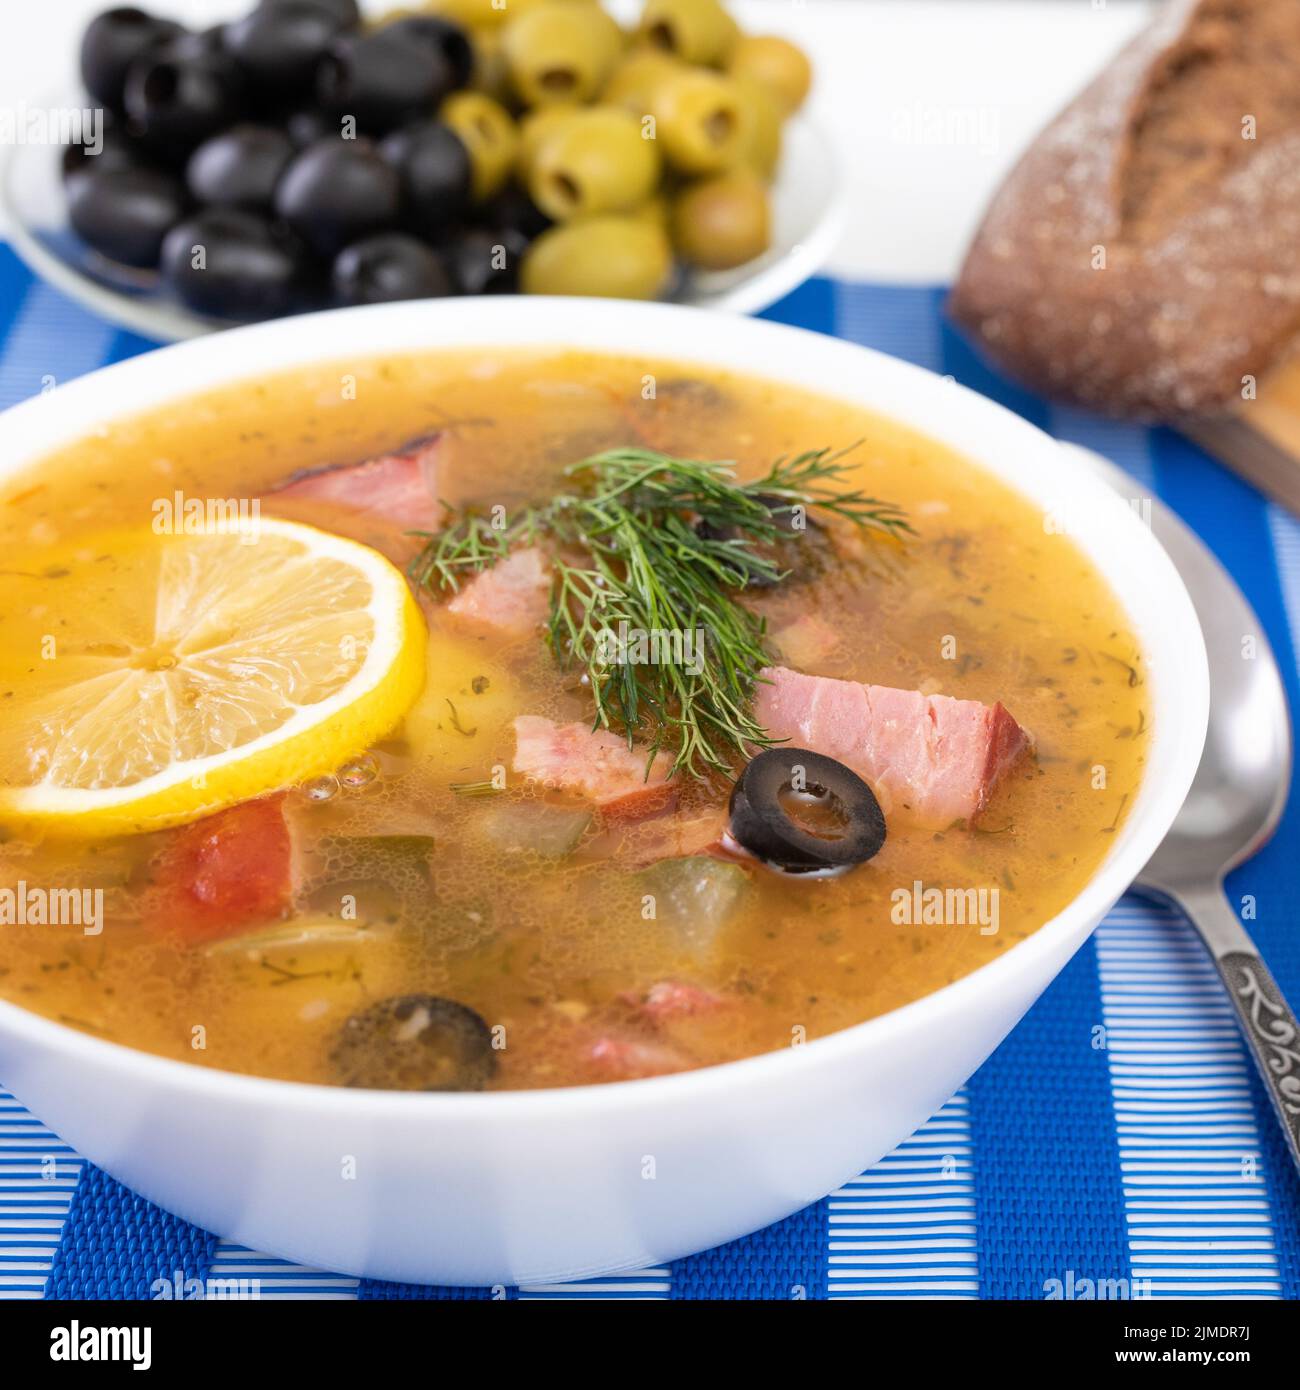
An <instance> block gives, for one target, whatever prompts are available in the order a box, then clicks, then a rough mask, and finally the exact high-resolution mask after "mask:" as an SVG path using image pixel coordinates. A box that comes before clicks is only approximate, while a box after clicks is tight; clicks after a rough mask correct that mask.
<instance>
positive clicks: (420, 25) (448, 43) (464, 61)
mask: <svg viewBox="0 0 1300 1390" xmlns="http://www.w3.org/2000/svg"><path fill="white" fill-rule="evenodd" d="M383 33H384V34H385V35H386V36H387V37H389V38H399V39H401V40H402V41H403V42H406V41H409V42H411V43H416V44H420V45H422V46H423V47H425V48H429V49H432V51H433V52H434V53H436V54H437V55H438V57H440V58H442V59H443V60H444V61H445V62H446V63H447V64H448V65H449V66H450V68H451V80H452V83H453V85H455V86H456V87H464V86H465V85H466V84H467V83H468V82H469V78H470V73H471V72H473V70H474V49H473V47H472V46H471V44H470V41H469V35H468V34H466V32H465V31H464V29H462V28H461V27H460V25H459V24H453V23H452V22H451V21H450V20H448V19H439V18H438V17H437V16H436V15H428V14H412V15H406V16H405V17H404V18H402V19H396V20H394V21H393V22H392V23H391V24H386V25H385V26H384V29H383Z"/></svg>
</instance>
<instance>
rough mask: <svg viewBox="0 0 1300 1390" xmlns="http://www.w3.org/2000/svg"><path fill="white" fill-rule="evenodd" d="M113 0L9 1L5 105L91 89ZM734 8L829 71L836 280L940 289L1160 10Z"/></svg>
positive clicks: (190, 7)
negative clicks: (992, 202)
mask: <svg viewBox="0 0 1300 1390" xmlns="http://www.w3.org/2000/svg"><path fill="white" fill-rule="evenodd" d="M109 3H110V0H37V3H22V2H21V0H3V11H2V14H3V18H0V104H3V105H6V106H17V104H18V103H19V102H21V101H27V102H29V103H32V102H39V101H41V100H42V99H46V100H48V99H49V98H50V97H51V95H52V94H57V93H59V92H67V91H69V90H75V86H74V84H73V74H74V73H75V54H76V44H77V39H78V36H79V34H80V31H81V28H82V26H83V25H84V24H85V22H86V20H87V19H88V18H89V17H90V16H91V15H93V14H95V13H96V12H97V11H99V10H101V9H104V8H107V7H108V4H109ZM136 3H140V4H143V5H144V7H145V8H151V9H156V10H157V11H158V12H159V13H161V14H166V15H169V16H171V17H173V18H176V19H180V20H182V21H184V22H186V23H190V24H193V25H195V26H199V25H202V24H205V23H212V22H215V21H218V20H221V19H224V18H228V17H229V16H231V15H234V14H239V13H242V12H243V11H245V10H246V9H247V8H249V3H250V0H136ZM363 5H364V6H365V7H366V8H372V9H384V8H391V6H390V5H389V4H386V3H380V4H374V3H373V0H372V2H371V3H369V4H367V3H366V0H363ZM611 8H616V9H617V8H622V6H621V4H620V5H611ZM632 8H633V10H635V0H633V6H632ZM733 8H734V11H735V13H736V15H737V18H738V19H739V20H740V23H741V24H742V26H743V27H744V28H746V29H747V30H751V31H755V32H770V33H783V34H786V35H788V36H789V37H790V38H792V39H794V40H795V41H796V42H798V43H800V44H801V45H802V46H803V47H804V48H805V49H807V51H808V52H809V53H810V54H811V56H812V58H813V61H814V63H815V65H816V70H817V85H816V89H815V94H814V98H813V104H812V110H813V112H814V114H815V115H816V116H817V117H818V119H820V120H821V121H822V122H823V123H824V124H825V125H826V126H827V127H828V128H829V129H831V130H833V131H834V132H835V133H836V135H837V138H838V141H839V145H840V149H841V155H842V162H843V167H844V171H845V180H846V184H847V188H846V193H847V201H848V219H847V224H846V230H845V234H844V237H843V239H842V241H841V243H840V245H839V246H838V248H837V249H836V252H835V255H834V257H833V259H832V261H831V263H830V265H829V266H828V269H829V270H830V271H831V272H832V273H834V274H838V275H841V276H845V277H852V278H861V279H876V280H899V281H914V282H937V281H945V280H948V279H950V278H951V277H952V275H953V273H954V271H955V270H956V268H957V266H958V264H959V263H960V258H961V252H962V248H963V247H964V246H965V244H966V241H967V239H968V238H969V236H970V234H971V232H972V231H973V230H974V227H975V224H976V222H977V220H978V218H979V214H980V211H981V209H982V207H983V205H984V203H985V201H986V200H987V198H988V196H989V194H990V193H991V192H992V190H993V188H994V187H995V186H996V184H997V181H998V179H999V178H1000V177H1001V175H1002V174H1003V173H1004V172H1005V171H1006V170H1007V168H1008V167H1009V166H1010V164H1011V163H1012V162H1013V160H1014V159H1015V157H1016V155H1017V154H1018V153H1019V151H1020V150H1021V149H1022V148H1023V147H1024V146H1025V144H1026V143H1027V142H1028V141H1029V140H1030V139H1031V137H1032V136H1033V134H1034V132H1035V131H1036V130H1037V129H1038V128H1039V127H1040V126H1041V125H1042V124H1043V123H1044V122H1045V121H1046V120H1047V118H1048V117H1049V116H1050V115H1051V114H1052V113H1053V112H1054V111H1055V110H1056V109H1057V108H1058V107H1059V106H1060V105H1061V104H1062V103H1063V101H1064V100H1065V99H1066V98H1067V97H1068V96H1069V95H1070V94H1071V93H1073V92H1074V91H1075V90H1076V89H1077V88H1079V87H1080V86H1082V85H1083V83H1084V82H1085V81H1086V80H1087V78H1088V77H1089V76H1090V75H1091V74H1092V73H1093V72H1095V71H1096V70H1097V69H1098V68H1099V67H1101V66H1102V65H1103V64H1104V63H1105V62H1106V60H1107V59H1108V58H1109V57H1110V55H1111V54H1112V53H1114V51H1115V50H1116V49H1117V48H1119V47H1120V46H1121V45H1122V44H1123V43H1124V42H1125V41H1126V40H1127V39H1128V38H1129V37H1130V36H1131V35H1132V34H1133V33H1134V32H1135V31H1136V30H1137V29H1138V28H1139V27H1140V26H1141V24H1142V22H1143V20H1144V19H1145V17H1146V15H1147V14H1148V13H1149V12H1150V8H1151V7H1150V5H1149V4H1148V3H1146V0H737V3H735V4H734V6H733ZM2 233H3V228H0V234H2Z"/></svg>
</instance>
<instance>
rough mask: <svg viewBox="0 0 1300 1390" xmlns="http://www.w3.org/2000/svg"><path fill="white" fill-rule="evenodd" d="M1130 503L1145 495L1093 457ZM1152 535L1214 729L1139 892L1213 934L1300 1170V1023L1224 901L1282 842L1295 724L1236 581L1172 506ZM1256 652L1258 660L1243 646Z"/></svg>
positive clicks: (1155, 507)
mask: <svg viewBox="0 0 1300 1390" xmlns="http://www.w3.org/2000/svg"><path fill="white" fill-rule="evenodd" d="M1067 447H1069V448H1071V450H1072V451H1074V452H1076V453H1078V454H1082V455H1084V456H1086V458H1087V461H1088V462H1089V463H1090V464H1092V465H1094V466H1095V467H1096V468H1097V471H1098V472H1099V473H1100V474H1101V475H1102V477H1103V478H1104V479H1105V481H1106V482H1107V483H1109V484H1110V486H1111V487H1113V488H1114V489H1115V490H1116V491H1117V492H1119V493H1120V494H1122V495H1123V496H1124V497H1126V498H1132V497H1133V496H1134V494H1135V493H1136V492H1138V491H1140V490H1141V485H1140V484H1139V483H1137V482H1136V481H1135V480H1134V479H1133V478H1131V477H1129V476H1128V474H1126V473H1124V472H1122V471H1121V470H1120V469H1118V468H1116V467H1115V465H1114V464H1112V463H1110V462H1109V461H1108V460H1106V459H1104V458H1102V457H1101V456H1100V455H1098V454H1094V453H1093V452H1092V451H1091V450H1089V449H1079V448H1077V446H1074V445H1070V446H1067ZM1151 528H1152V530H1153V531H1154V532H1155V535H1156V539H1157V540H1159V542H1160V544H1161V545H1163V546H1164V548H1165V549H1166V550H1167V551H1168V552H1169V555H1170V558H1171V559H1172V560H1173V562H1174V564H1175V565H1176V566H1177V567H1178V572H1179V574H1180V575H1181V576H1182V579H1183V583H1184V584H1185V585H1186V586H1187V592H1188V593H1189V594H1190V595H1191V597H1192V602H1193V603H1194V604H1195V605H1196V612H1197V615H1198V616H1199V617H1200V620H1201V628H1202V630H1203V632H1204V633H1205V646H1206V650H1207V651H1208V652H1209V657H1210V727H1209V732H1208V733H1207V735H1206V740H1205V751H1204V753H1202V755H1201V763H1200V766H1199V767H1198V768H1197V771H1196V777H1195V779H1194V780H1193V782H1192V789H1191V791H1190V792H1189V793H1188V796H1187V800H1186V801H1185V802H1184V803H1183V809H1182V810H1181V811H1180V812H1179V813H1178V815H1177V817H1176V818H1175V820H1174V824H1173V827H1172V828H1171V829H1170V831H1169V834H1168V835H1166V836H1165V839H1164V841H1163V842H1162V843H1161V845H1160V848H1159V849H1157V850H1156V852H1155V853H1154V854H1153V855H1152V856H1151V858H1150V860H1149V861H1148V863H1147V865H1146V867H1145V868H1144V869H1143V870H1142V872H1141V873H1140V874H1139V875H1138V878H1137V881H1136V883H1134V885H1133V886H1134V888H1136V889H1137V890H1138V891H1139V892H1145V893H1147V894H1148V895H1150V896H1154V897H1157V898H1161V899H1166V900H1169V901H1171V902H1173V903H1174V904H1175V905H1176V906H1178V907H1179V908H1181V909H1182V911H1183V913H1184V914H1185V915H1186V916H1187V918H1188V920H1189V921H1190V922H1191V923H1192V925H1193V926H1194V927H1195V928H1196V930H1197V931H1198V932H1200V934H1201V939H1202V940H1203V941H1204V942H1205V944H1206V946H1207V947H1209V950H1210V955H1211V956H1212V957H1213V959H1214V964H1215V966H1216V968H1217V969H1218V972H1219V974H1220V976H1221V977H1222V978H1223V983H1224V984H1225V985H1226V986H1227V990H1228V998H1229V999H1230V1000H1231V1001H1232V1006H1233V1008H1234V1009H1235V1010H1236V1012H1237V1020H1238V1022H1239V1023H1240V1025H1241V1031H1242V1033H1243V1034H1244V1036H1245V1039H1246V1043H1247V1045H1248V1046H1249V1048H1250V1051H1251V1054H1252V1055H1253V1056H1254V1058H1255V1064H1256V1066H1257V1067H1258V1068H1259V1071H1260V1075H1261V1076H1262V1077H1263V1078H1264V1084H1265V1086H1266V1087H1267V1089H1268V1094H1269V1099H1270V1100H1271V1101H1272V1102H1273V1108H1274V1109H1275V1110H1276V1112H1277V1117H1278V1119H1279V1120H1280V1121H1281V1124H1282V1129H1283V1131H1284V1132H1285V1134H1286V1137H1287V1144H1288V1147H1289V1149H1290V1151H1291V1157H1292V1158H1293V1159H1294V1160H1295V1163H1296V1166H1297V1167H1298V1168H1300V1023H1297V1021H1296V1014H1295V1010H1294V1009H1292V1008H1291V1006H1290V1005H1289V1004H1288V1003H1287V1001H1286V1000H1285V998H1283V996H1282V991H1281V990H1280V989H1278V987H1277V982H1276V981H1275V980H1274V979H1273V976H1272V975H1271V974H1270V973H1269V971H1268V968H1267V966H1265V964H1264V962H1263V960H1261V959H1260V955H1259V952H1258V951H1257V950H1256V948H1255V943H1254V942H1253V941H1252V940H1251V939H1250V936H1249V935H1248V934H1247V932H1246V929H1245V927H1243V926H1242V924H1241V919H1240V918H1239V917H1238V916H1237V914H1236V912H1234V911H1233V909H1232V906H1231V904H1230V903H1229V902H1228V899H1227V896H1226V895H1225V893H1224V890H1223V880H1224V877H1225V875H1226V874H1228V873H1229V872H1230V871H1231V870H1233V869H1235V868H1236V867H1237V865H1238V864H1241V863H1243V862H1244V861H1245V860H1247V859H1249V858H1250V856H1251V855H1252V854H1254V853H1255V851H1256V850H1258V849H1259V848H1260V846H1262V845H1263V844H1264V842H1265V841H1266V840H1267V839H1268V838H1269V836H1270V835H1271V834H1272V833H1273V831H1274V829H1275V827H1276V826H1277V823H1278V820H1279V819H1280V818H1281V815H1282V808H1283V807H1284V806H1285V805H1286V799H1287V792H1288V790H1289V788H1290V785H1291V721H1290V718H1289V716H1288V714H1287V705H1286V693H1285V691H1284V689H1283V685H1282V677H1281V675H1280V674H1279V673H1278V668H1277V662H1276V661H1275V660H1274V657H1273V652H1272V649H1271V648H1270V647H1269V645H1268V639H1267V638H1266V637H1265V636H1264V629H1263V626H1262V624H1261V623H1260V621H1259V619H1258V618H1257V617H1256V616H1255V613H1254V610H1253V609H1252V608H1251V606H1250V605H1249V604H1248V603H1247V602H1246V599H1245V597H1244V596H1243V594H1242V592H1241V590H1240V589H1239V588H1238V587H1237V585H1236V584H1235V583H1234V582H1233V580H1232V578H1231V577H1230V576H1229V574H1228V572H1227V571H1226V570H1225V569H1224V568H1223V566H1222V565H1220V564H1219V562H1218V560H1216V559H1215V558H1214V556H1213V555H1212V554H1211V553H1210V551H1209V550H1208V549H1206V547H1205V546H1204V545H1203V544H1202V543H1201V541H1200V539H1199V538H1198V537H1197V536H1196V535H1195V534H1194V533H1193V532H1192V531H1190V530H1189V529H1188V528H1187V527H1186V526H1184V525H1183V523H1182V522H1181V521H1180V520H1179V519H1178V518H1177V517H1176V516H1175V515H1174V514H1173V512H1171V511H1170V510H1169V509H1168V508H1167V507H1165V506H1164V505H1163V504H1162V503H1160V502H1158V501H1156V500H1155V499H1152V500H1151ZM1247 639H1249V640H1250V641H1252V642H1253V652H1247V651H1246V650H1245V649H1244V648H1243V643H1244V642H1245V641H1246V640H1247Z"/></svg>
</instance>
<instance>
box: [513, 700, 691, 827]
mask: <svg viewBox="0 0 1300 1390" xmlns="http://www.w3.org/2000/svg"><path fill="white" fill-rule="evenodd" d="M648 756H649V754H648V750H646V749H644V748H636V747H633V748H629V747H628V746H627V740H626V739H625V738H620V737H619V735H617V734H614V733H611V732H610V731H609V730H608V729H593V728H592V727H591V726H590V725H589V724H557V723H556V722H555V721H554V720H553V719H543V718H541V717H540V716H539V715H535V714H521V715H520V716H519V717H518V718H517V719H516V720H515V759H514V763H513V767H514V770H515V771H516V772H522V773H523V774H524V776H525V777H528V778H531V779H532V780H533V781H536V782H541V783H542V784H543V785H544V786H547V787H555V788H557V789H558V790H560V791H567V792H574V793H576V794H577V795H579V796H584V797H586V798H587V800H588V801H592V802H594V803H595V804H596V805H597V806H599V807H600V808H601V811H602V813H603V814H604V815H605V816H606V818H612V819H615V820H617V819H627V820H635V819H638V818H640V817H641V816H647V815H652V814H653V813H654V812H655V811H658V810H662V809H663V808H664V807H665V806H667V805H669V804H671V803H672V801H673V800H674V799H675V798H676V795H677V789H676V787H675V786H674V784H673V780H672V759H671V758H670V757H669V756H668V754H667V753H657V754H656V755H655V758H654V761H653V762H651V763H650V765H649V772H648V774H647V771H646V764H647V759H648Z"/></svg>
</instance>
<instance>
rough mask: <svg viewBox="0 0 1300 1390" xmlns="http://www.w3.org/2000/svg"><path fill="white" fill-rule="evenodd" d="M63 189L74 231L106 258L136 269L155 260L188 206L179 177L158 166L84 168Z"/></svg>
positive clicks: (146, 265) (150, 264)
mask: <svg viewBox="0 0 1300 1390" xmlns="http://www.w3.org/2000/svg"><path fill="white" fill-rule="evenodd" d="M67 193H68V220H69V222H70V223H71V224H72V230H73V231H74V232H76V234H77V235H78V236H79V237H80V238H81V239H82V240H83V241H84V242H86V243H87V244H88V245H90V246H93V247H94V248H95V250H96V251H98V252H100V253H101V254H102V255H105V256H107V257H108V258H109V259H110V260H114V261H121V262H122V263H123V264H124V265H132V266H139V267H150V266H155V265H157V264H158V253H159V251H160V250H161V248H162V240H163V237H164V236H165V235H166V234H167V229H168V228H169V227H171V226H173V225H174V224H175V223H176V221H177V220H178V219H179V218H181V217H183V216H184V214H185V209H186V206H187V203H186V198H185V189H184V187H183V186H182V185H181V183H180V181H179V180H178V179H174V178H172V176H171V175H170V174H165V173H162V172H160V171H159V170H156V169H144V168H125V169H107V168H106V169H104V170H102V171H101V170H99V169H97V168H94V167H90V166H88V167H86V168H83V169H81V170H79V171H78V172H77V173H74V174H73V175H72V176H71V177H70V178H69V179H68V182H67Z"/></svg>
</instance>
